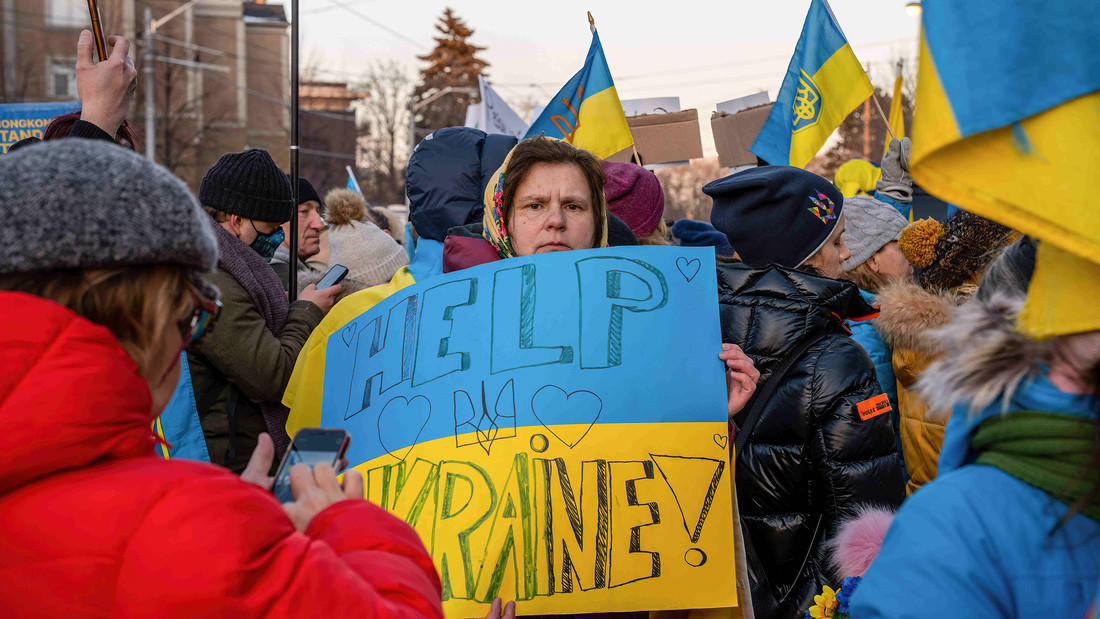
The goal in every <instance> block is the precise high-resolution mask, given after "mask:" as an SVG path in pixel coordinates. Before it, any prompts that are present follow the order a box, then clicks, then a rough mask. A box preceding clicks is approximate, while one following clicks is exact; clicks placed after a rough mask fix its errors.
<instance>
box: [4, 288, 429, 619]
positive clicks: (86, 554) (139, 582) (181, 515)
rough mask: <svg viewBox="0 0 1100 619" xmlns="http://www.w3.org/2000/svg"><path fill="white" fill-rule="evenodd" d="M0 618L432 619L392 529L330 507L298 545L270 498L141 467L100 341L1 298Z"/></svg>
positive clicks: (245, 487)
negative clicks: (348, 617) (267, 618)
mask: <svg viewBox="0 0 1100 619" xmlns="http://www.w3.org/2000/svg"><path fill="white" fill-rule="evenodd" d="M0 368H2V369H0V420H2V423H3V430H2V431H0V616H2V617H89V616H97V617H106V616H112V617H232V618H233V619H239V618H241V617H259V616H264V617H314V616H316V617H326V618H329V617H339V616H355V617H442V616H443V612H442V608H441V605H440V598H441V590H440V584H439V579H438V577H437V576H436V573H435V569H434V568H433V566H432V561H431V559H430V558H429V557H428V554H427V553H426V552H425V550H424V546H423V545H422V544H421V543H420V540H419V538H418V537H417V535H416V533H415V532H414V531H413V530H412V529H411V528H410V527H409V526H408V525H406V524H405V523H403V522H401V521H399V520H398V519H396V518H394V517H392V516H390V515H389V514H387V513H385V512H384V511H383V510H382V509H380V508H378V507H376V506H374V505H372V504H370V503H367V502H366V501H342V502H340V503H337V504H335V505H332V506H331V507H329V508H328V509H326V510H324V511H323V512H321V513H320V514H318V515H317V517H316V518H314V519H313V522H311V523H310V525H309V529H308V530H307V531H306V533H305V534H301V533H298V532H297V531H296V530H295V529H294V526H293V525H292V524H291V522H290V519H289V518H287V516H286V514H285V513H284V512H283V508H282V506H280V505H279V503H278V502H277V501H276V500H275V497H274V496H272V495H271V494H270V493H269V492H266V491H264V490H262V489H261V488H259V487H257V486H253V485H250V484H247V483H245V482H242V481H241V480H240V479H238V478H237V477H236V476H235V475H233V474H232V473H230V472H228V471H226V470H224V469H220V468H217V467H214V466H211V465H208V464H202V463H198V462H185V461H181V460H174V461H166V460H162V459H160V458H158V457H156V456H154V455H153V447H154V435H153V433H152V431H151V429H150V421H151V420H150V418H149V409H150V408H151V404H150V394H149V389H148V387H147V385H146V383H145V381H144V380H142V378H141V377H140V376H139V375H138V374H137V369H136V366H135V364H134V362H133V361H132V360H131V359H130V357H129V356H128V355H127V354H126V352H125V351H123V349H122V348H121V347H120V346H119V344H118V340H117V339H116V338H115V337H114V336H113V335H112V334H111V333H110V331H108V330H107V329H106V328H104V327H102V326H99V325H96V324H93V323H92V322H90V321H88V320H85V319H83V318H80V317H78V316H77V315H75V314H74V313H73V312H71V311H69V310H67V309H65V308H63V307H61V306H59V305H57V304H54V303H51V302H49V301H45V300H43V299H41V298H38V297H34V296H31V295H26V294H22V293H11V292H8V293H0Z"/></svg>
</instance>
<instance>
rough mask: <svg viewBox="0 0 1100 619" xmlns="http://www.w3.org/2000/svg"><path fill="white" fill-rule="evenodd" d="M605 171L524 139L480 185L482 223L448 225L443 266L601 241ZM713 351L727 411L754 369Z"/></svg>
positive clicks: (543, 142)
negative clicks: (721, 370) (721, 366)
mask: <svg viewBox="0 0 1100 619" xmlns="http://www.w3.org/2000/svg"><path fill="white" fill-rule="evenodd" d="M605 170H606V167H605V165H604V164H603V163H601V162H600V160H599V159H597V158H596V156H595V155H593V154H592V153H590V152H588V151H586V150H583V149H580V148H576V147H574V146H573V145H572V144H569V143H567V142H562V141H560V140H555V139H551V138H547V137H541V136H539V137H533V138H527V139H526V140H523V141H522V142H520V143H519V144H517V145H516V147H515V148H513V149H512V152H510V153H508V156H507V157H506V158H505V159H504V163H503V164H502V165H501V166H500V169H499V170H497V173H496V174H494V175H493V176H492V177H490V182H489V184H488V185H487V186H486V187H485V196H484V197H485V214H484V216H483V219H482V224H481V225H476V224H475V225H471V226H465V227H459V228H453V229H451V231H450V235H449V236H448V237H447V240H446V242H445V243H444V249H443V271H444V272H445V273H449V272H452V271H457V270H459V269H465V268H469V267H472V266H477V265H479V264H485V263H487V262H493V261H495V260H502V259H507V258H515V257H518V256H530V255H533V254H542V253H548V252H555V251H569V250H574V249H594V248H597V247H607V246H608V207H607V197H606V194H605V192H604V188H605V187H604V186H605V183H606V181H607V175H606V171H605ZM658 189H659V187H658ZM619 191H620V192H621V191H622V190H621V189H620V190H619ZM662 207H663V203H662ZM719 358H720V359H721V360H722V362H723V363H725V364H726V368H727V372H726V384H727V387H728V389H729V393H728V404H729V415H730V416H731V417H732V416H733V415H735V414H736V413H738V412H739V411H740V410H741V409H742V408H743V407H744V406H745V403H746V402H748V400H749V398H751V397H752V395H753V393H755V391H756V382H757V381H758V380H759V379H760V372H759V371H757V369H756V367H755V364H754V363H753V361H752V359H750V358H749V357H748V356H747V355H745V353H744V352H742V351H741V348H740V347H739V346H737V345H734V344H723V345H722V350H721V352H720V353H719Z"/></svg>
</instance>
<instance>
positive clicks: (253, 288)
mask: <svg viewBox="0 0 1100 619" xmlns="http://www.w3.org/2000/svg"><path fill="white" fill-rule="evenodd" d="M210 222H211V225H212V226H213V227H214V235H215V236H216V237H217V239H218V266H219V267H221V268H222V270H224V271H225V272H226V273H229V274H230V275H232V276H233V279H235V280H237V283H238V284H240V285H241V287H242V288H244V289H245V290H246V291H247V292H248V296H249V297H251V298H252V303H253V304H254V305H255V306H256V309H257V310H258V311H259V312H260V315H261V316H263V317H264V322H265V323H267V328H268V329H270V330H271V333H272V334H273V335H278V334H279V332H280V331H282V330H283V326H285V325H286V316H287V313H288V312H289V311H290V302H289V301H287V298H286V293H285V292H283V286H282V282H280V281H279V276H278V275H275V271H273V270H271V265H270V264H268V263H267V262H265V261H264V259H263V258H261V257H260V254H257V253H256V252H255V250H253V249H252V248H251V247H249V246H248V245H245V244H244V243H243V242H242V241H241V240H240V239H238V238H237V237H235V236H233V235H232V234H230V233H229V231H228V230H226V229H225V228H223V227H221V225H220V224H219V223H218V222H216V221H214V218H213V217H211V218H210Z"/></svg>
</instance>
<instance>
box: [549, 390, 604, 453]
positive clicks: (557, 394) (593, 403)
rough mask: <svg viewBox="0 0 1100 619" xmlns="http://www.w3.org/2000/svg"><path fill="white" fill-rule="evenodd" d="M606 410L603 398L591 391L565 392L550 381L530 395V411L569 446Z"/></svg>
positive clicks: (577, 440) (589, 428)
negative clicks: (549, 383) (550, 383)
mask: <svg viewBox="0 0 1100 619" xmlns="http://www.w3.org/2000/svg"><path fill="white" fill-rule="evenodd" d="M602 411H603V400H601V399H600V396H598V395H596V394H594V393H592V392H591V391H574V392H573V393H566V392H565V390H564V389H562V388H561V387H556V386H554V385H547V386H545V387H543V388H541V389H539V390H538V391H536V392H535V395H534V396H533V397H532V398H531V412H532V413H534V414H535V418H536V419H538V420H539V423H541V424H542V425H543V427H544V428H546V429H547V430H549V432H550V434H553V435H554V436H555V437H557V439H558V440H559V441H561V442H563V443H565V444H566V446H568V447H569V448H570V449H572V448H573V447H575V446H576V445H577V443H579V442H581V439H583V438H584V437H585V435H587V434H588V431H589V430H591V429H592V425H593V424H595V423H596V419H598V418H599V417H600V413H601V412H602Z"/></svg>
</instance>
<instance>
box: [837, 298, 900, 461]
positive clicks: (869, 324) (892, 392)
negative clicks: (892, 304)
mask: <svg viewBox="0 0 1100 619" xmlns="http://www.w3.org/2000/svg"><path fill="white" fill-rule="evenodd" d="M859 293H860V294H862V295H863V298H864V299H866V300H867V303H868V304H870V305H871V306H872V307H877V304H876V303H875V295H873V294H871V293H870V292H867V291H866V290H863V289H860V291H859ZM845 324H847V325H848V328H849V329H851V331H852V339H853V340H855V341H856V343H857V344H859V345H860V346H862V347H863V350H865V351H867V356H869V357H870V358H871V362H872V363H874V364H875V375H876V376H877V377H878V384H879V387H882V390H883V391H885V392H886V396H887V397H889V398H890V407H891V408H892V409H893V410H891V411H890V419H891V421H892V422H893V424H894V436H895V438H896V440H897V444H898V457H899V458H900V457H901V453H902V452H901V410H900V409H899V408H898V379H897V378H896V377H895V376H894V359H893V358H894V351H893V350H890V346H888V345H887V344H886V341H885V340H883V339H882V336H881V335H879V333H878V331H876V330H875V326H874V321H873V320H863V321H854V320H848V321H845ZM906 479H908V476H906Z"/></svg>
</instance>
